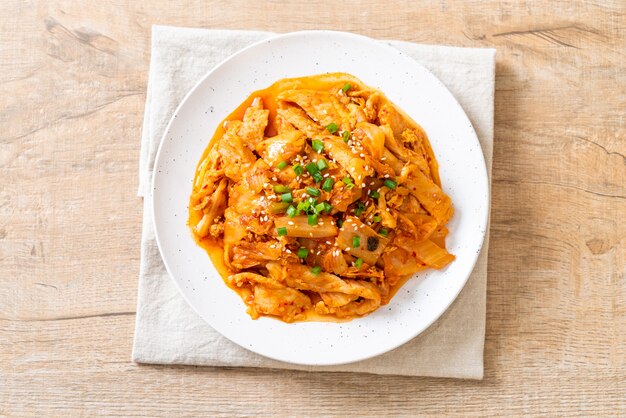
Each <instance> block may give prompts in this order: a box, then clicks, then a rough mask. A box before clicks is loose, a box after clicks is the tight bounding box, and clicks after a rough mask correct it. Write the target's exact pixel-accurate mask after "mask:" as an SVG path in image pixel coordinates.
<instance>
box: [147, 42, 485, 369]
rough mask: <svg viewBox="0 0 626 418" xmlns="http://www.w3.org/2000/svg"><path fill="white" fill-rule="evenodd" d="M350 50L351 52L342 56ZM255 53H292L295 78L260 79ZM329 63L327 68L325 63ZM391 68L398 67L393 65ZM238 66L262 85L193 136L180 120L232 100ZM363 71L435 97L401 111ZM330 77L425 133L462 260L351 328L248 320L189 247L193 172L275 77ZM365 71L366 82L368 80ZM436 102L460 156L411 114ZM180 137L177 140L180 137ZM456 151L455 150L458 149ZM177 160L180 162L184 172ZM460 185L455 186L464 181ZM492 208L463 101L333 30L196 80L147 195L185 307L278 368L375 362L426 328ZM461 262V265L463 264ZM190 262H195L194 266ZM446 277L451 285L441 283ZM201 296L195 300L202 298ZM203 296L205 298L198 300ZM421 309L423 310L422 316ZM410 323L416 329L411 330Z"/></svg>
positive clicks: (397, 95)
mask: <svg viewBox="0 0 626 418" xmlns="http://www.w3.org/2000/svg"><path fill="white" fill-rule="evenodd" d="M320 46H326V47H331V48H333V49H332V51H333V52H337V51H336V50H337V49H338V50H339V52H342V53H344V56H345V58H346V61H345V62H343V63H341V62H339V61H338V60H337V61H335V62H338V63H337V64H333V65H332V67H331V68H329V67H328V65H329V64H328V62H327V61H328V60H327V59H326V58H325V57H326V55H325V54H327V53H328V50H326V51H324V50H323V49H321V50H320V51H322V52H320V51H317V50H314V48H319V47H320ZM348 46H350V48H352V49H350V50H348V49H347V47H348ZM285 47H286V48H288V49H287V50H281V48H285ZM289 48H292V49H294V48H295V49H298V48H300V49H302V48H306V49H307V54H306V55H302V51H300V52H296V50H290V49H289ZM355 49H356V51H357V52H359V51H360V52H361V53H362V54H361V56H358V55H357V56H355V55H354V54H355V53H357V52H355ZM259 50H262V51H265V52H268V53H271V54H272V59H278V56H277V55H274V52H277V53H280V52H282V53H285V52H287V51H291V52H290V53H292V54H294V55H295V56H297V57H298V58H300V61H299V62H297V64H295V65H296V67H300V70H299V71H297V70H296V71H295V72H293V69H291V70H290V71H292V72H291V73H289V71H287V74H282V73H281V74H279V75H277V76H276V77H274V78H269V79H267V76H268V74H267V73H266V74H265V78H264V77H261V75H260V73H258V72H255V68H256V67H255V65H257V64H254V63H253V62H252V60H253V59H254V58H255V54H257V53H258V52H259ZM273 51H274V52H273ZM317 53H319V54H321V55H319V56H316V55H315V54H317ZM298 54H300V55H298ZM311 54H312V55H313V58H315V57H317V58H319V61H320V62H321V64H320V62H315V63H314V64H313V61H311V60H310V58H312V57H311ZM257 55H258V54H257ZM334 58H337V53H335V54H334ZM280 59H284V56H282V55H281V56H280ZM325 59H326V61H324V60H325ZM357 59H364V60H365V62H363V63H361V64H360V65H364V66H363V67H359V68H356V67H354V66H351V65H346V63H349V60H351V62H352V63H354V62H355V60H357ZM385 59H387V60H389V62H390V63H387V65H385ZM265 64H266V65H265V67H264V68H265V69H267V64H268V62H267V60H266V61H265ZM393 64H396V67H394V66H393ZM243 65H248V66H249V67H248V68H249V69H251V71H252V72H253V73H254V74H255V75H257V76H258V77H256V78H254V82H252V81H251V80H250V79H248V82H249V83H247V84H246V87H245V88H244V89H243V90H241V87H240V90H239V91H238V93H239V95H238V96H237V95H236V94H235V95H233V94H231V96H237V97H236V98H234V99H233V98H232V97H230V98H229V97H227V96H222V99H223V101H222V102H220V103H225V102H229V100H230V102H229V103H227V104H225V105H224V106H223V108H224V109H223V110H222V111H221V112H216V113H217V114H216V115H213V117H210V115H209V117H208V119H210V122H207V123H209V125H210V127H212V129H211V128H209V129H203V130H202V132H201V133H198V132H195V133H192V132H190V129H189V128H187V129H185V128H184V122H186V121H189V117H190V114H192V113H195V114H196V120H197V117H198V115H200V112H202V110H203V109H209V108H201V109H200V110H198V109H197V107H198V106H199V105H200V104H206V103H205V102H206V100H207V97H210V96H211V95H215V94H216V92H217V91H219V90H220V89H222V94H225V93H226V92H228V87H227V86H228V82H226V83H225V84H226V87H225V85H224V83H222V84H220V83H219V81H224V80H222V79H223V78H224V72H225V71H226V72H228V71H230V73H228V75H229V76H232V75H237V74H238V73H239V74H245V71H244V72H243V73H242V72H241V67H242V66H243ZM250 65H252V66H250ZM368 65H371V66H372V67H374V68H377V67H380V71H381V72H382V71H383V70H384V71H385V75H387V76H388V75H389V74H394V75H396V76H399V77H400V80H395V82H407V83H409V84H410V85H412V86H414V88H415V89H416V90H419V88H425V89H426V90H430V89H434V91H435V92H436V93H437V94H434V95H428V94H426V95H424V97H419V98H416V97H412V99H413V100H417V101H416V102H414V103H413V104H414V105H415V106H412V105H410V103H409V105H407V102H406V97H404V96H402V94H403V93H402V91H405V94H406V88H405V87H404V85H403V86H402V87H401V88H400V90H398V89H397V88H394V89H389V88H385V85H386V84H389V82H390V81H389V80H386V81H385V82H383V83H380V84H382V86H379V83H377V82H376V80H377V79H376V77H373V76H372V74H371V71H372V69H371V68H369V67H368ZM398 66H399V67H400V68H402V69H407V71H406V74H405V76H403V75H402V74H401V71H400V73H399V72H398V70H399V68H398ZM260 67H262V66H260ZM365 68H367V71H366V70H363V71H361V70H362V69H365ZM332 71H345V72H349V73H352V74H353V75H355V76H356V77H359V78H361V80H362V81H363V82H365V83H366V84H369V85H371V86H373V87H376V88H380V89H381V90H382V91H383V93H385V94H386V95H387V96H388V97H389V98H390V100H392V101H393V102H395V103H396V104H397V105H398V106H399V107H401V108H402V109H403V110H405V111H406V112H407V113H408V114H409V115H411V117H413V119H415V120H416V121H417V122H418V123H420V124H421V125H422V126H423V127H424V128H425V130H426V132H427V133H428V135H429V137H430V139H431V142H432V145H433V148H434V150H435V154H436V155H437V158H438V160H439V162H440V166H441V177H442V183H443V185H444V190H445V191H446V192H447V193H449V194H450V195H451V197H452V198H453V202H454V204H455V209H456V214H455V217H453V219H452V221H451V222H450V224H449V227H450V231H451V233H450V236H449V240H452V244H451V243H450V242H449V243H448V246H449V247H450V249H451V251H453V252H454V251H455V249H457V250H459V249H461V250H462V251H461V253H459V252H458V251H456V255H457V260H455V262H454V263H452V264H451V265H450V266H449V267H447V268H446V269H444V270H443V271H430V272H427V273H418V274H417V275H416V276H417V277H418V278H415V277H414V278H412V279H411V280H410V281H409V282H407V284H405V286H404V287H403V288H402V289H401V291H400V292H398V294H397V295H396V296H395V297H394V298H393V299H392V301H391V302H390V303H389V304H388V305H385V306H383V307H381V308H380V309H379V310H378V311H376V312H374V313H372V314H370V315H368V316H366V317H363V318H358V319H355V320H353V321H351V322H347V323H332V322H323V323H311V322H305V323H295V324H285V323H283V322H281V321H277V320H274V319H271V318H260V319H259V320H256V321H253V320H251V319H250V318H249V317H248V316H247V314H245V306H244V305H243V303H242V302H241V300H240V299H239V297H238V296H237V295H236V294H235V293H234V292H232V291H231V290H230V289H228V287H227V286H226V285H225V284H224V283H223V281H222V279H221V277H220V276H219V274H218V273H217V271H216V270H215V268H214V267H213V266H212V264H211V263H210V261H209V260H208V258H207V256H206V253H204V251H203V250H202V249H200V248H199V247H198V246H197V245H196V244H195V242H193V238H192V237H191V233H190V231H189V229H188V227H187V225H186V212H187V209H186V207H187V202H188V196H189V193H190V189H191V184H192V179H193V172H194V171H195V167H196V165H197V162H198V160H199V158H200V155H201V153H202V150H203V149H204V147H205V146H206V143H207V142H208V140H209V139H210V137H211V135H212V132H213V131H214V129H215V127H216V126H217V123H219V122H220V121H221V120H222V119H223V118H224V117H226V116H227V114H228V113H230V110H232V109H234V108H235V107H236V106H237V105H238V104H239V103H240V102H241V101H243V100H244V99H245V97H247V96H248V95H249V94H250V93H251V92H252V91H255V90H258V89H260V88H264V87H267V86H268V85H270V84H271V83H272V82H273V81H276V80H277V79H280V78H285V77H295V76H304V75H310V74H317V73H322V72H332ZM366 73H367V76H366V75H365V74H366ZM248 74H249V73H248ZM377 74H378V73H377ZM378 76H379V77H380V75H378ZM220 77H221V78H220ZM213 78H215V80H214V81H215V82H218V83H217V84H215V83H211V80H212V79H213ZM242 78H243V77H242ZM226 79H228V77H226ZM234 79H236V77H234V78H233V79H232V80H231V81H230V82H231V83H235V84H241V80H237V81H236V82H235V81H233V80H234ZM270 81H271V82H270ZM211 84H213V85H211ZM209 89H210V90H211V93H210V94H209V93H208V91H209ZM224 89H225V90H224ZM391 90H393V91H391ZM244 91H245V92H246V93H245V94H243V92H244ZM231 93H232V92H231ZM241 94H243V95H241ZM217 95H219V93H218V94H217ZM231 99H232V100H231ZM203 100H204V102H203ZM441 101H443V103H445V107H443V108H442V109H437V110H438V111H441V110H446V111H447V116H449V117H450V119H451V121H450V120H447V121H441V120H438V121H437V123H438V124H439V125H441V124H443V125H444V126H443V128H444V130H445V129H448V128H449V129H450V130H451V131H454V132H453V133H454V134H456V135H458V136H460V137H462V138H463V140H464V141H466V142H465V144H464V145H465V148H464V147H463V146H462V145H463V143H462V142H459V141H458V138H456V140H454V141H452V142H450V140H451V139H454V138H452V137H451V136H447V137H446V136H445V135H441V136H440V135H439V133H440V132H441V128H442V126H439V127H438V129H433V126H437V125H432V124H431V123H430V122H432V120H429V118H428V117H427V115H428V114H429V112H428V111H426V112H425V113H418V114H417V115H416V111H417V110H419V109H421V110H422V111H423V110H424V109H428V107H425V106H427V105H428V104H430V105H431V106H435V104H439V105H440V102H441ZM198 102H200V103H198ZM209 103H210V100H209ZM194 105H196V108H195V109H192V110H189V107H190V106H191V107H193V106H194ZM210 109H211V113H213V107H211V108H210ZM204 114H205V117H206V116H207V115H208V111H207V110H205V111H204ZM430 114H431V116H432V115H434V117H433V118H432V119H440V117H439V118H438V116H437V113H436V112H435V113H433V112H430ZM423 118H424V119H423ZM431 125H432V126H431ZM196 129H198V128H196ZM181 132H182V134H181V135H180V139H179V138H178V137H177V135H178V134H179V133H181ZM174 137H176V138H177V140H176V141H174ZM198 141H199V142H198ZM178 143H184V144H187V145H193V146H192V148H195V149H194V151H193V152H189V148H186V149H185V152H184V153H182V154H180V155H178V156H179V161H178V163H176V158H175V157H173V156H172V155H171V153H170V152H169V151H171V150H172V149H176V145H172V144H178ZM444 146H446V151H445V153H444V154H445V155H447V154H450V153H452V154H450V157H452V156H453V155H457V156H459V155H463V156H464V158H466V159H465V161H463V159H461V160H458V158H457V159H455V164H456V163H459V162H461V163H462V164H464V168H465V169H467V171H469V172H470V175H469V176H468V175H466V176H463V179H467V178H468V177H469V178H470V179H473V183H472V184H473V186H474V190H475V191H477V193H476V196H478V201H477V204H476V205H474V206H473V207H471V208H466V206H467V205H465V204H464V201H462V200H461V201H457V200H456V199H455V195H457V194H459V193H460V189H459V188H458V187H459V186H460V187H461V188H463V187H467V186H468V185H469V183H467V182H465V183H463V182H461V183H463V184H455V182H450V180H455V177H454V176H452V177H450V176H451V175H448V173H449V172H450V171H455V172H456V171H458V170H457V169H455V170H452V169H450V167H447V166H446V162H445V161H443V160H445V159H446V158H442V157H441V156H440V154H441V150H442V148H443V147H444ZM455 146H456V148H454V147H455ZM172 147H174V148H172ZM179 148H180V146H179ZM448 148H454V150H449V149H448ZM457 148H458V149H457ZM453 159H454V158H453ZM181 160H184V166H183V161H181ZM189 170H191V171H189ZM466 174H467V173H466ZM456 179H460V177H457V178H456ZM451 184H454V186H455V189H451V188H450V186H451ZM446 186H448V187H446ZM164 190H166V191H168V192H169V193H173V194H174V195H176V194H178V197H179V198H180V197H181V196H184V199H183V201H184V206H185V208H184V212H181V210H180V207H179V206H177V204H180V199H173V198H172V195H171V194H167V193H165V192H164ZM181 192H182V193H183V194H182V195H181V194H180V193H181ZM164 193H165V194H164ZM461 194H463V193H461ZM489 200H490V191H489V182H488V177H487V169H486V165H485V161H484V157H483V154H482V150H481V148H480V143H479V142H478V138H477V137H476V133H475V131H474V129H473V127H472V125H471V122H470V121H469V119H468V118H467V116H466V114H465V113H464V111H463V109H462V108H461V106H460V105H459V103H458V102H457V101H456V99H455V98H454V97H453V96H452V94H451V93H450V92H449V91H448V89H447V88H446V87H445V86H444V85H443V84H442V83H441V81H439V80H438V79H437V78H436V77H435V76H434V75H433V74H432V73H430V71H428V70H427V69H426V68H424V67H423V66H422V65H421V64H419V63H417V62H416V61H415V60H414V59H412V58H411V57H409V56H407V55H406V54H404V53H402V52H400V51H399V50H397V49H395V48H393V47H391V46H389V45H387V44H386V43H384V42H383V41H376V40H373V39H370V38H367V37H365V36H361V35H355V34H351V33H346V32H335V31H302V32H292V33H287V34H283V35H277V36H275V37H271V38H268V39H264V40H262V41H259V42H257V43H255V44H252V45H250V46H249V47H247V48H244V49H242V50H241V51H239V52H237V53H236V54H233V55H232V56H230V57H229V58H227V59H226V60H224V61H223V62H221V63H220V64H219V65H217V66H216V67H214V68H213V69H212V70H210V71H209V72H208V73H207V74H206V75H205V76H204V77H202V79H201V80H200V81H199V82H198V83H197V84H196V85H195V86H194V87H193V88H192V89H191V90H190V91H189V92H188V93H187V95H185V97H184V98H183V100H182V101H181V103H180V104H179V106H178V107H177V109H176V111H175V112H174V114H173V116H172V118H171V119H170V121H169V123H168V125H167V128H166V130H165V132H164V135H163V138H162V140H161V143H160V145H159V149H158V151H157V155H156V159H155V165H154V175H153V178H152V193H151V204H152V211H153V214H154V216H153V223H154V228H155V237H156V241H157V245H158V248H159V251H160V253H161V256H162V259H163V262H164V264H165V267H166V269H167V271H168V273H169V275H170V277H171V278H172V280H173V281H174V283H175V285H176V287H177V288H178V290H179V291H180V293H181V294H182V295H183V297H184V299H185V300H186V301H187V303H188V304H189V305H190V306H191V307H192V308H193V309H194V310H195V311H196V312H197V313H198V314H199V315H200V316H201V317H202V318H203V319H204V320H205V321H206V322H207V323H208V324H209V325H210V326H211V327H213V328H214V329H215V330H216V331H218V332H219V333H220V334H222V335H223V336H225V337H226V338H228V339H229V340H231V341H233V342H234V343H236V344H238V345H240V346H241V347H243V348H246V349H248V350H251V351H253V352H255V353H258V354H260V355H263V356H265V357H268V358H271V359H274V360H278V361H283V362H289V363H294V364H301V365H317V366H324V365H338V364H346V363H351V362H356V361H361V360H365V359H368V358H371V357H375V356H377V355H380V354H383V353H385V352H388V351H390V350H392V349H394V348H397V347H399V346H400V345H402V344H404V343H406V342H407V341H409V340H411V339H413V338H415V337H416V336H417V335H419V334H420V333H422V332H423V331H424V330H426V329H427V328H428V327H429V326H430V325H432V324H433V323H434V322H435V321H436V320H437V319H438V318H439V317H440V316H441V315H442V314H443V313H444V312H445V311H446V310H447V309H448V307H449V306H450V305H451V304H452V303H453V302H454V300H455V299H456V298H457V296H458V295H459V293H460V292H461V290H462V289H463V287H464V286H465V284H466V283H467V280H468V279H469V276H470V274H471V272H472V270H473V268H474V266H475V264H476V261H477V259H478V255H479V254H480V251H481V248H482V244H483V241H484V237H485V233H486V229H487V225H488V217H489ZM466 209H467V210H466ZM471 211H473V213H472V214H471V215H472V216H473V222H472V227H471V228H470V229H471V231H469V232H471V234H466V235H462V234H460V232H459V231H458V229H459V225H464V224H465V223H467V217H468V214H469V213H467V212H471ZM179 215H181V216H179ZM183 215H184V216H183ZM459 218H461V220H459ZM181 224H182V225H183V226H184V231H183V229H181V228H180V225H181ZM463 232H465V230H464V231H463ZM459 235H462V236H459ZM460 240H463V241H465V240H467V242H468V244H467V245H465V246H463V248H457V245H455V243H458V242H459V241H460ZM470 241H471V242H470ZM186 255H190V258H188V259H186V260H185V257H186ZM461 256H462V257H461ZM461 259H462V266H460V263H461ZM188 263H191V265H189V264H188ZM185 266H186V267H187V268H185ZM446 277H447V279H448V281H449V282H446ZM442 282H443V283H445V284H444V285H437V286H435V287H433V286H432V284H433V283H435V284H439V283H442ZM190 286H191V287H190ZM201 286H203V287H201ZM196 288H197V289H196ZM198 289H199V290H200V292H198ZM429 292H437V293H436V296H437V301H436V302H435V303H432V298H433V295H429ZM442 292H443V293H442ZM199 295H203V297H204V298H203V297H201V296H199ZM407 295H408V296H407ZM429 297H430V300H429ZM207 300H208V301H210V302H212V303H217V305H218V307H215V306H213V305H212V304H208V303H207ZM416 302H420V303H417V306H418V307H417V309H416V310H415V311H412V308H411V307H410V306H409V305H410V304H411V303H412V304H413V305H415V304H416ZM420 306H421V307H422V308H423V309H424V310H425V311H426V314H425V316H424V314H423V313H422V310H421V309H420ZM420 315H422V316H420ZM407 319H410V320H411V322H410V323H408V324H405V323H403V324H402V326H400V327H399V326H397V325H398V323H399V321H406V320H407ZM415 320H417V321H416V322H414V321H415ZM387 327H389V328H390V329H392V331H393V332H392V331H389V330H387ZM386 330H387V333H386V334H385V331H386ZM268 336H271V337H272V338H269V339H270V340H272V341H271V342H268V341H267V340H268ZM368 338H369V339H368Z"/></svg>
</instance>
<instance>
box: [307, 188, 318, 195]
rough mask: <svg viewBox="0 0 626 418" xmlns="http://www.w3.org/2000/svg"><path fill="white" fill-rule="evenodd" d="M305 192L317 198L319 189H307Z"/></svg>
mask: <svg viewBox="0 0 626 418" xmlns="http://www.w3.org/2000/svg"><path fill="white" fill-rule="evenodd" d="M306 192H307V193H308V194H309V195H311V196H319V195H320V193H321V192H320V191H319V189H316V188H315V187H307V188H306Z"/></svg>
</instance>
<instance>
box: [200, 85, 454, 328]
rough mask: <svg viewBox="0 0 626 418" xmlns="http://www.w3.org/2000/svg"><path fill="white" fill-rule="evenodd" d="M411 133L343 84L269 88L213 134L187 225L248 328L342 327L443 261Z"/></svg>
mask: <svg viewBox="0 0 626 418" xmlns="http://www.w3.org/2000/svg"><path fill="white" fill-rule="evenodd" d="M453 212H454V210H453V207H452V203H451V201H450V198H449V197H448V196H447V195H446V193H445V192H444V191H443V190H442V185H441V180H440V177H439V168H438V164H437V160H436V159H435V155H434V153H433V149H432V148H431V145H430V142H429V140H428V137H427V135H426V133H425V132H424V130H423V129H422V128H421V127H420V126H419V125H418V124H417V123H415V122H414V121H413V120H411V119H410V118H409V117H408V116H407V115H406V114H405V113H404V112H403V111H402V110H400V109H399V108H398V107H397V106H395V105H394V104H393V103H391V102H390V101H389V100H388V99H387V98H386V97H385V96H384V94H383V93H382V92H380V91H378V90H376V89H373V88H371V87H368V86H367V85H365V84H363V83H362V82H361V81H360V80H358V79H357V78H355V77H354V76H351V75H349V74H345V73H335V74H323V75H317V76H311V77H302V78H294V79H284V80H280V81H278V82H277V83H275V84H274V85H272V86H271V87H269V88H267V89H265V90H260V91H257V92H255V93H253V94H252V95H251V96H250V97H249V98H248V99H246V100H245V101H244V102H243V103H242V104H241V105H240V106H239V107H238V108H237V109H235V111H234V112H232V113H231V114H230V116H228V117H227V118H226V119H225V120H224V121H223V122H222V124H220V126H219V127H218V129H217V130H216V132H215V134H214V136H213V138H212V140H211V141H210V142H209V145H208V147H207V148H206V150H205V152H204V155H203V156H202V158H201V160H200V163H199V164H198V167H197V170H196V174H195V178H194V182H193V191H192V193H191V197H190V203H189V226H190V228H191V230H192V232H193V235H194V237H195V239H196V241H197V242H198V244H200V245H202V246H203V248H205V249H206V250H207V251H208V253H209V255H210V256H211V258H212V259H213V262H214V263H215V264H216V265H217V266H218V267H219V268H218V270H219V271H220V273H221V274H222V275H223V278H224V281H225V282H226V284H227V285H228V286H229V287H230V288H232V289H233V290H234V291H236V292H237V293H238V294H239V295H240V296H241V298H242V299H243V301H244V303H245V304H246V305H247V307H248V309H247V311H248V314H249V315H250V316H251V317H252V318H254V319H256V318H258V317H260V316H272V317H276V318H279V319H281V320H283V321H286V322H293V321H301V320H328V319H351V318H354V317H358V316H362V315H367V314H369V313H371V312H373V311H375V310H376V309H378V308H379V307H380V306H382V305H384V304H386V303H388V302H389V300H390V299H391V298H392V297H393V295H394V293H395V291H397V289H398V288H399V287H400V286H402V285H403V284H404V283H405V281H406V280H407V279H409V278H410V277H411V276H414V275H415V273H417V272H419V271H421V270H424V269H427V268H433V269H442V268H444V267H445V266H446V265H448V264H449V263H450V262H452V261H453V260H454V256H453V255H452V254H450V253H449V252H448V251H447V250H446V248H445V239H446V236H447V234H448V229H447V228H446V224H447V223H448V221H449V220H450V218H451V217H452V215H453Z"/></svg>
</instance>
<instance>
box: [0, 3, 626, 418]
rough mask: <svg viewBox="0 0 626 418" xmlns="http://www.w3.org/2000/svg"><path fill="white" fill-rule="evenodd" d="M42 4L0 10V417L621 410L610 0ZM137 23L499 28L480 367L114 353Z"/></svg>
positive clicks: (132, 144)
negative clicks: (396, 368)
mask: <svg viewBox="0 0 626 418" xmlns="http://www.w3.org/2000/svg"><path fill="white" fill-rule="evenodd" d="M45 3H48V2H43V1H19V0H8V1H5V2H3V7H2V8H1V9H0V127H1V128H2V129H1V130H0V175H1V179H2V180H1V181H0V415H8V416H19V417H22V416H75V415H95V414H107V415H123V416H131V415H133V416H134V415H142V416H201V415H205V416H218V415H223V416H234V415H252V416H289V415H296V416H304V415H316V416H318V415H321V416H329V415H338V416H345V415H347V414H354V415H357V416H400V415H410V416H415V415H439V414H445V415H461V416H468V415H479V416H487V415H528V414H531V413H532V414H542V415H551V416H561V415H565V414H572V415H584V416H589V415H594V414H598V415H601V416H610V415H616V416H617V415H622V416H624V415H626V278H625V264H626V254H625V253H626V250H625V249H626V222H625V220H626V196H625V185H626V159H625V157H624V155H625V154H626V120H625V114H626V3H625V2H624V1H623V0H614V1H605V2H599V1H557V2H552V3H547V2H540V1H537V2H526V1H521V2H501V1H496V0H490V1H470V2H457V1H452V0H441V1H432V2H423V3H421V4H417V3H416V2H400V1H395V0H391V1H385V2H382V1H375V0H369V1H352V2H349V3H346V4H341V3H340V2H336V1H329V2H322V3H324V5H321V6H320V5H319V4H317V3H320V2H315V3H316V5H314V4H313V2H311V4H308V5H303V4H299V2H288V3H284V4H283V3H280V2H273V1H272V2H267V3H264V2H258V1H233V2H229V4H228V5H225V4H224V3H226V2H219V1H208V2H207V1H184V2H181V3H180V4H178V5H176V6H174V5H172V4H171V3H170V2H168V1H164V0H158V1H157V0H154V1H151V2H145V4H144V5H140V4H138V2H127V1H119V0H112V1H107V2H102V1H99V0H81V1H62V2H49V3H50V4H45ZM52 3H58V4H57V5H53V4H52ZM152 24H170V25H179V26H191V27H206V28H232V29H260V30H272V31H277V32H287V31H294V30H299V29H338V30H346V31H353V32H357V33H361V34H364V35H369V36H372V37H378V38H394V39H401V40H407V41H414V42H422V43H433V44H447V45H458V46H468V47H495V48H497V50H498V55H497V80H496V100H495V102H496V104H495V105H496V112H495V149H494V163H493V206H492V212H491V213H492V221H491V248H490V251H489V279H488V283H489V284H488V294H487V299H488V305H487V335H486V346H485V379H484V380H483V381H463V380H453V379H434V378H408V377H394V376H384V377H381V376H373V375H360V374H349V373H340V374H332V373H304V372H293V371H270V370H253V369H220V368H198V367H160V366H139V365H135V364H132V363H131V362H130V352H131V345H132V338H133V329H134V320H135V314H134V311H135V303H136V289H137V276H138V268H139V237H140V232H141V215H142V209H141V208H142V202H141V199H139V198H137V197H136V189H137V169H138V154H139V138H140V133H141V123H142V112H143V108H144V102H145V98H146V96H145V91H146V80H147V69H148V64H149V59H150V26H151V25H152Z"/></svg>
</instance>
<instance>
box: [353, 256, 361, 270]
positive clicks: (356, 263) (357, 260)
mask: <svg viewBox="0 0 626 418" xmlns="http://www.w3.org/2000/svg"><path fill="white" fill-rule="evenodd" d="M362 265H363V259H362V258H361V257H359V258H357V259H356V261H355V262H354V266H355V267H358V268H361V266H362Z"/></svg>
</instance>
